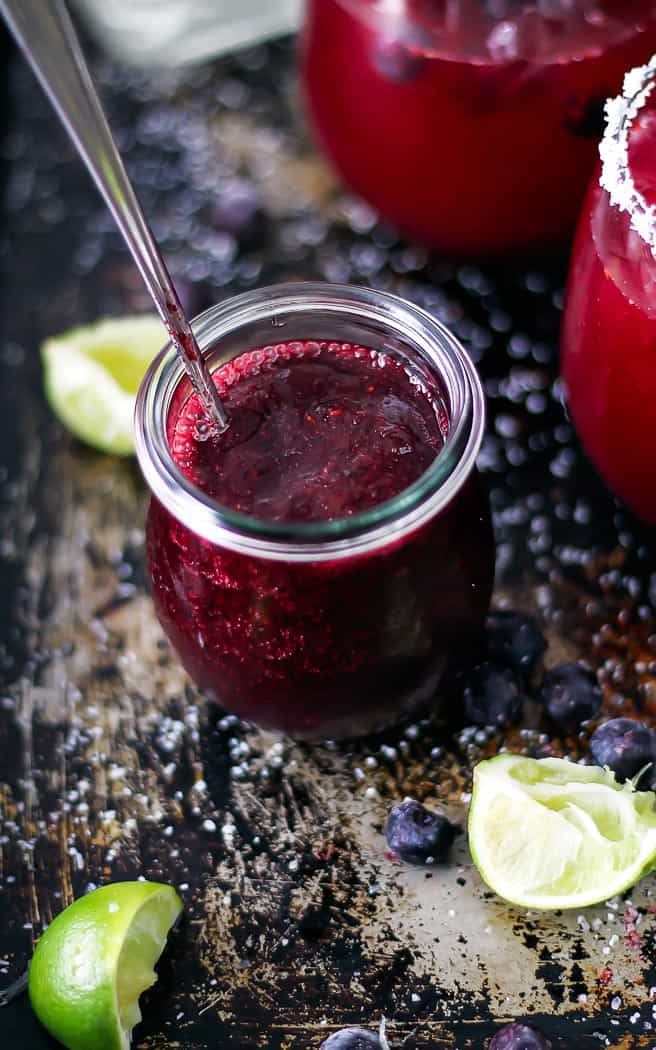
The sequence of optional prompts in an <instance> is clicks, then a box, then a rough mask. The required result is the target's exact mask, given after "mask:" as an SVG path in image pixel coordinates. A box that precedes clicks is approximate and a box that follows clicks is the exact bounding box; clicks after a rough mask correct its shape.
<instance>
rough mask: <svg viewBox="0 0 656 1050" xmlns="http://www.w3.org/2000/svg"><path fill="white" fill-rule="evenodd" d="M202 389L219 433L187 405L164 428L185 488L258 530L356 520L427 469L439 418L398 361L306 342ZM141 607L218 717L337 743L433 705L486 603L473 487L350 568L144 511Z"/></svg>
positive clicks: (443, 423) (234, 365)
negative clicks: (149, 597)
mask: <svg viewBox="0 0 656 1050" xmlns="http://www.w3.org/2000/svg"><path fill="white" fill-rule="evenodd" d="M215 381H216V383H217V386H218V388H219V391H220V393H221V396H222V398H223V400H224V403H225V404H226V407H227V410H228V413H229V415H230V417H231V426H230V429H229V430H228V431H227V433H226V434H225V435H224V436H223V438H221V437H219V438H215V437H213V436H212V435H211V434H210V435H208V434H207V433H206V432H205V430H204V424H203V421H202V419H200V414H199V411H198V404H197V402H196V401H195V399H194V397H191V398H189V399H188V400H187V401H186V402H185V403H184V404H183V405H181V406H179V405H178V406H175V407H174V409H173V410H172V412H171V416H170V418H169V425H168V432H169V442H170V447H171V451H172V454H173V458H174V460H175V462H176V464H177V465H178V467H179V468H180V469H181V470H182V472H183V473H184V474H185V475H186V476H187V478H188V479H189V480H191V481H192V482H193V483H194V484H195V485H196V486H197V487H198V488H199V489H201V490H202V491H203V492H204V493H205V494H206V495H208V496H210V497H211V498H212V499H214V500H217V501H218V502H220V503H221V504H222V505H223V506H227V507H231V508H232V509H234V510H238V511H240V512H242V513H246V514H249V515H253V516H255V517H256V518H257V519H258V521H259V522H262V523H264V522H276V523H286V524H289V525H290V527H292V526H293V525H298V524H301V525H304V526H306V527H307V526H309V527H311V526H312V524H313V523H315V522H325V521H332V520H344V519H345V518H348V517H350V516H353V515H356V514H359V513H363V512H367V511H370V510H371V509H372V508H376V507H378V506H380V504H381V503H383V502H385V501H387V500H389V499H391V498H393V497H395V496H396V495H398V494H399V493H400V492H401V491H404V490H407V487H408V486H409V485H411V484H412V483H413V482H414V481H416V480H417V478H418V477H419V476H420V475H422V474H423V472H424V471H425V470H426V468H427V467H429V466H430V464H431V463H432V462H433V460H434V459H435V457H436V455H437V454H438V453H439V450H440V448H441V447H442V445H443V442H444V436H445V432H446V429H447V428H448V418H447V416H446V414H445V409H444V404H443V401H442V397H441V391H440V389H439V386H438V385H435V386H434V387H432V388H429V387H428V386H426V385H425V384H423V383H422V382H418V381H417V378H416V377H415V376H411V375H410V374H409V373H408V372H407V371H406V369H405V367H404V365H403V364H402V363H401V362H400V361H399V360H397V359H396V358H394V357H391V356H390V355H386V354H380V353H377V352H376V351H372V350H371V349H369V348H366V347H358V346H354V345H351V344H344V343H340V344H330V343H325V342H319V341H317V342H304V343H287V344H280V345H278V346H276V347H267V348H264V349H261V350H255V351H250V352H248V353H246V354H242V355H241V356H239V357H237V358H235V359H234V361H232V362H230V363H228V364H227V365H224V366H223V367H222V368H221V369H219V371H218V373H216V374H215ZM148 562H149V571H150V575H151V580H152V585H153V596H154V600H155V607H156V610H157V612H158V615H159V618H160V621H161V623H162V625H163V627H164V630H165V631H166V633H167V635H168V637H169V639H170V641H171V642H172V644H173V646H174V648H175V649H176V650H177V652H178V654H179V656H180V657H181V659H182V662H183V664H184V666H185V667H186V668H187V670H188V672H189V673H190V675H191V676H192V678H194V680H195V681H196V682H197V683H198V684H199V685H200V686H201V687H202V688H203V689H205V690H206V691H207V692H208V693H209V694H210V695H211V696H213V697H214V698H215V699H216V700H217V701H218V702H219V703H221V704H222V705H223V706H224V707H226V708H228V709H230V710H232V711H235V712H236V713H237V714H239V715H241V716H242V717H244V718H247V719H249V720H252V721H254V722H257V723H258V724H261V725H264V726H267V727H272V728H276V729H282V730H285V731H287V732H289V733H291V734H293V735H297V736H302V737H309V738H312V737H330V736H351V735H356V734H358V733H363V732H366V731H369V730H371V729H373V728H376V727H378V726H381V725H384V724H386V723H389V722H391V721H393V720H394V719H395V718H397V717H398V716H399V715H400V714H401V713H403V712H404V711H407V710H409V709H411V708H412V707H413V706H415V705H417V704H419V703H423V702H425V701H426V700H428V699H429V698H430V697H431V696H432V695H433V693H434V690H435V688H436V686H437V683H438V681H439V678H440V675H441V672H442V669H443V666H444V663H445V661H446V657H447V655H448V654H449V652H450V651H451V650H453V649H455V648H457V647H458V646H459V645H464V644H467V641H468V640H469V639H470V638H471V636H472V634H473V633H475V632H477V631H478V630H479V629H480V627H481V625H482V622H483V619H484V616H485V612H486V610H487V605H488V602H489V596H490V590H491V583H492V573H493V550H492V537H491V529H490V522H489V516H488V510H487V504H486V502H485V500H484V499H483V497H482V495H481V491H480V487H479V484H478V479H477V477H476V476H475V475H472V476H471V477H470V478H469V479H468V481H467V482H466V483H465V484H464V485H463V487H462V488H461V489H460V491H459V492H458V493H457V494H456V495H455V496H454V498H453V499H452V500H451V502H450V503H449V504H448V505H447V506H446V507H445V508H444V509H443V510H442V511H441V512H440V513H438V514H437V515H436V516H435V517H434V518H432V519H431V520H429V521H428V522H427V523H426V524H424V525H423V526H421V527H420V528H418V529H416V530H415V531H414V532H411V533H409V534H404V535H401V536H399V537H395V536H394V534H393V530H390V540H389V543H387V544H385V545H383V546H382V547H378V548H375V549H372V550H371V551H366V552H363V553H358V554H354V555H352V556H347V557H342V558H335V559H334V560H333V559H329V560H316V561H312V560H294V559H290V560H282V559H273V558H267V557H260V556H256V555H251V554H245V553H242V552H238V551H234V550H232V549H228V548H227V547H224V546H219V545H217V544H216V543H212V542H210V541H208V540H205V539H203V538H202V537H200V536H198V535H197V534H196V533H194V532H193V530H192V529H191V528H190V527H189V526H188V525H187V524H183V523H182V522H180V521H178V520H177V519H176V518H174V517H173V516H172V515H171V514H170V513H169V512H168V511H167V510H166V509H165V508H164V507H163V506H162V505H161V504H160V503H158V502H157V501H156V500H153V501H152V503H151V509H150V512H149V519H148Z"/></svg>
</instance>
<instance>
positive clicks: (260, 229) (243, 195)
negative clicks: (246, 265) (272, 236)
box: [212, 179, 266, 247]
mask: <svg viewBox="0 0 656 1050" xmlns="http://www.w3.org/2000/svg"><path fill="white" fill-rule="evenodd" d="M212 225H213V226H214V228H215V229H217V230H221V232H222V233H229V234H232V236H233V237H236V238H237V240H238V241H239V242H240V244H241V245H242V247H255V246H256V245H257V244H259V242H260V241H261V240H262V238H263V236H264V233H265V227H266V218H265V215H264V210H263V207H262V199H261V197H260V194H259V191H258V189H257V186H256V185H255V183H253V182H251V181H250V180H249V179H233V180H232V181H231V182H228V183H226V185H224V186H223V188H222V190H221V192H220V194H219V196H218V198H217V200H216V201H215V204H214V209H213V212H212Z"/></svg>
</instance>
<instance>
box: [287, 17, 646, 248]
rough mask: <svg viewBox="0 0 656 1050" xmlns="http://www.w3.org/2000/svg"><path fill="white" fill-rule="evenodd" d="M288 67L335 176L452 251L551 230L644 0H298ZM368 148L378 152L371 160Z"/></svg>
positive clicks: (526, 242)
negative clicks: (297, 61) (297, 58)
mask: <svg viewBox="0 0 656 1050" xmlns="http://www.w3.org/2000/svg"><path fill="white" fill-rule="evenodd" d="M306 12H307V13H306V21H305V30H304V34H303V39H302V49H301V68H302V78H303V84H304V90H305V97H306V101H307V107H308V112H309V115H310V118H311V122H312V124H313V126H314V129H315V131H316V134H317V137H318V140H319V142H320V144H321V146H322V147H323V149H324V150H325V152H326V155H327V156H328V158H329V159H330V160H331V161H332V162H333V164H334V166H335V168H336V170H337V171H338V173H339V174H340V175H341V176H342V177H343V179H344V180H345V182H346V183H347V184H348V185H349V186H350V187H351V188H352V189H353V190H355V191H356V192H357V193H359V194H360V195H361V196H362V197H363V198H364V199H365V200H366V201H368V202H369V203H370V204H371V205H373V207H374V208H375V209H376V210H377V211H378V212H380V214H381V216H382V217H383V218H384V219H387V220H389V221H391V222H393V223H394V224H395V225H396V226H397V227H398V228H399V229H400V230H401V231H402V232H403V233H404V234H405V235H406V236H410V237H414V238H417V239H419V240H421V241H424V242H426V243H428V244H431V245H434V246H436V247H438V248H440V249H442V250H444V251H447V252H451V253H454V254H456V255H481V254H499V253H504V252H515V251H525V250H528V249H537V248H542V247H544V246H549V245H559V244H562V243H563V242H565V241H566V240H567V239H568V237H569V236H570V234H571V232H572V230H573V228H574V225H575V222H576V218H577V215H578V212H579V209H580V205H581V201H582V198H583V195H584V193H585V188H586V184H587V181H588V179H589V177H590V175H591V174H592V171H593V168H594V165H595V161H596V145H597V142H598V139H599V137H600V135H601V132H602V127H603V103H604V100H605V99H606V98H607V97H608V96H609V95H612V94H614V93H615V92H616V91H617V90H618V89H619V88H620V86H621V81H622V77H623V75H624V73H625V71H626V70H627V69H630V68H631V67H632V66H634V65H636V64H638V63H640V62H645V61H647V59H648V58H649V57H650V56H651V54H652V53H653V52H654V51H656V7H655V5H654V3H653V0H308V3H307V6H306ZM381 161H382V162H381Z"/></svg>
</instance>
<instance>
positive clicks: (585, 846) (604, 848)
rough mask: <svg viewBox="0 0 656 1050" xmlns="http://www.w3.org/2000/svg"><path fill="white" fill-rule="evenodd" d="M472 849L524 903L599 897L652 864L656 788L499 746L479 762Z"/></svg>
mask: <svg viewBox="0 0 656 1050" xmlns="http://www.w3.org/2000/svg"><path fill="white" fill-rule="evenodd" d="M469 842H470V849H471V853H472V857H473V860H474V863H475V864H476V867H477V868H478V870H479V872H480V874H481V876H482V878H483V880H484V881H485V882H486V883H487V884H488V886H489V887H490V888H491V889H492V890H494V892H495V893H497V894H498V895H499V896H500V897H503V898H504V899H505V900H507V901H510V902H511V903H513V904H517V905H519V906H520V907H523V908H532V909H538V910H555V909H567V908H583V907H586V906H587V905H591V904H598V903H600V902H602V901H605V900H608V899H610V898H611V897H614V896H615V895H616V894H619V893H622V892H623V891H624V890H627V889H629V888H630V887H631V886H633V885H634V884H635V883H636V882H638V880H639V879H641V878H642V877H643V876H644V875H646V874H647V873H648V872H649V871H651V870H652V869H653V868H654V867H655V866H656V795H654V793H653V792H652V791H638V790H637V789H636V787H635V785H634V784H633V783H632V782H630V781H627V782H626V783H625V784H618V782H617V781H616V779H615V776H614V774H613V773H612V772H611V771H610V770H608V769H601V768H600V767H598V766H580V765H577V764H575V763H572V762H567V761H565V760H564V759H560V758H544V759H531V758H525V757H524V756H523V755H507V754H503V755H498V756H497V757H496V758H493V759H489V760H488V761H485V762H481V763H479V765H478V766H476V768H475V770H474V789H473V794H472V803H471V809H470V813H469Z"/></svg>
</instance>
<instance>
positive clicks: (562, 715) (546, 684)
mask: <svg viewBox="0 0 656 1050" xmlns="http://www.w3.org/2000/svg"><path fill="white" fill-rule="evenodd" d="M540 693H541V700H542V703H543V704H544V706H545V709H546V711H547V713H548V715H549V717H550V718H552V719H553V721H554V722H556V723H557V724H558V725H559V726H561V727H562V728H563V729H576V728H577V727H578V726H580V725H581V722H587V721H588V720H589V719H590V718H594V716H595V715H596V714H598V712H599V709H600V707H601V700H602V695H601V689H600V688H599V686H598V685H597V679H596V678H595V676H594V675H593V674H591V672H590V671H586V669H585V668H584V667H581V665H580V664H559V665H558V667H554V668H552V670H551V671H547V673H546V674H545V676H544V681H543V682H542V689H541V691H540Z"/></svg>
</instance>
